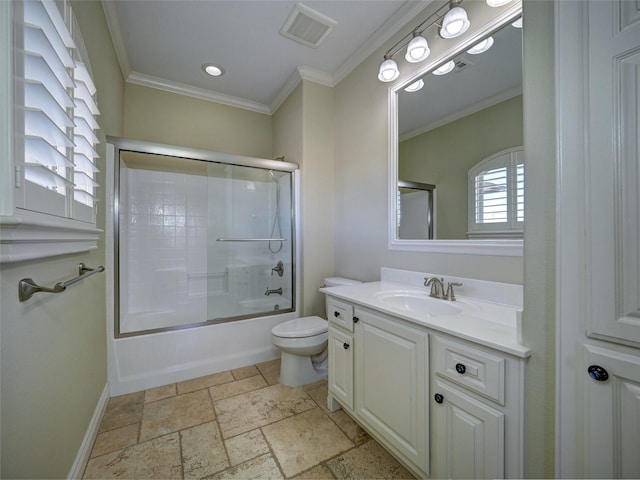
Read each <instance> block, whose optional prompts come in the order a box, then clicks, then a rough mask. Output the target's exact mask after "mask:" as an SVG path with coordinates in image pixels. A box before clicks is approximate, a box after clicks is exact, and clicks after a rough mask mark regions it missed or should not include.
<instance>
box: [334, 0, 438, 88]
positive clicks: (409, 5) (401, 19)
mask: <svg viewBox="0 0 640 480" xmlns="http://www.w3.org/2000/svg"><path fill="white" fill-rule="evenodd" d="M431 3H433V0H422V1H420V2H417V3H415V2H405V3H404V4H403V5H402V7H400V8H399V9H398V11H397V12H396V13H394V14H393V16H392V17H391V18H389V20H387V21H386V22H384V24H383V25H382V26H381V27H380V28H379V29H378V30H376V32H375V33H374V34H373V35H371V36H370V37H369V38H368V39H367V41H366V42H364V43H363V44H362V45H361V46H360V47H359V48H358V49H357V50H356V51H355V52H354V53H353V54H352V55H350V56H349V58H347V59H346V60H345V61H344V62H343V63H342V65H340V66H339V67H338V69H337V70H336V71H335V72H333V84H334V85H337V84H338V83H340V82H341V81H342V80H344V78H345V77H346V76H347V75H349V74H350V73H351V72H352V71H353V70H355V68H356V67H357V66H358V65H360V64H361V63H362V62H364V61H365V60H366V59H367V58H368V57H369V56H370V55H372V54H373V53H374V52H375V51H376V50H378V49H379V48H381V47H382V46H383V45H384V44H385V43H386V42H387V41H389V40H390V39H391V38H392V37H393V36H394V35H396V34H397V33H398V32H399V31H400V29H402V28H403V27H405V26H406V25H407V24H408V23H409V22H410V21H411V20H413V19H414V18H415V17H416V16H417V15H418V14H420V12H422V11H423V10H424V9H425V8H426V7H427V6H428V5H430V4H431Z"/></svg>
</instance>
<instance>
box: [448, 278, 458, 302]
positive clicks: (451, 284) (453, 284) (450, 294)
mask: <svg viewBox="0 0 640 480" xmlns="http://www.w3.org/2000/svg"><path fill="white" fill-rule="evenodd" d="M461 286H462V284H461V283H460V282H449V284H448V285H447V293H446V294H445V296H444V298H445V299H446V300H450V301H452V302H455V301H456V295H455V293H454V292H453V287H461Z"/></svg>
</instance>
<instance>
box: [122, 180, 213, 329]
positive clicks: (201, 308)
mask: <svg viewBox="0 0 640 480" xmlns="http://www.w3.org/2000/svg"><path fill="white" fill-rule="evenodd" d="M123 170H124V171H125V172H126V174H125V176H126V182H122V184H123V185H125V184H126V185H127V192H126V194H125V195H121V198H122V199H123V201H124V202H123V203H126V205H122V206H121V212H123V213H122V215H123V217H124V218H121V225H126V227H125V228H126V234H125V235H121V240H122V241H123V243H125V244H126V247H125V248H122V249H121V258H122V256H123V255H125V258H122V260H124V261H121V268H125V269H126V273H125V275H123V278H126V279H127V283H128V284H127V286H126V287H127V288H121V295H123V294H124V295H126V298H125V299H123V300H124V301H123V302H122V304H123V305H124V306H125V311H126V312H128V313H129V314H144V313H151V312H156V313H157V312H162V311H175V310H178V311H180V312H181V314H182V315H184V316H189V317H193V318H195V319H194V320H192V321H202V320H203V319H204V316H205V313H206V300H205V294H206V287H207V281H206V274H207V271H206V269H207V214H208V213H207V178H206V177H204V176H200V175H186V174H179V173H172V172H160V171H151V170H139V169H123ZM198 300H200V301H198Z"/></svg>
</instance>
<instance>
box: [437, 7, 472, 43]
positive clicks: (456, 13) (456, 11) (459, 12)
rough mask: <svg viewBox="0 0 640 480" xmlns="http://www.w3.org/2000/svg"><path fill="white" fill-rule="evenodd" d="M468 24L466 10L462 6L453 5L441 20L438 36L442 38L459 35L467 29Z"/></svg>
mask: <svg viewBox="0 0 640 480" xmlns="http://www.w3.org/2000/svg"><path fill="white" fill-rule="evenodd" d="M470 25H471V23H470V22H469V18H468V17H467V12H466V10H465V9H464V8H462V7H454V8H452V9H451V10H449V11H448V12H447V14H446V15H445V16H444V19H443V20H442V27H441V28H440V36H441V37H442V38H455V37H459V36H460V35H462V34H463V33H464V32H466V31H467V30H468V29H469V26H470Z"/></svg>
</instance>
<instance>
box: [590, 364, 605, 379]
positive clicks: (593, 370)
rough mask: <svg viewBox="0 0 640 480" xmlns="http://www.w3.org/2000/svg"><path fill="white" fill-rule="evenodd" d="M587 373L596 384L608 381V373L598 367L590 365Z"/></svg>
mask: <svg viewBox="0 0 640 480" xmlns="http://www.w3.org/2000/svg"><path fill="white" fill-rule="evenodd" d="M587 372H589V376H590V377H591V378H593V379H594V380H596V381H598V382H604V381H605V380H608V379H609V372H607V371H606V370H605V369H604V368H602V367H601V366H600V365H591V366H590V367H589V368H587Z"/></svg>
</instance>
